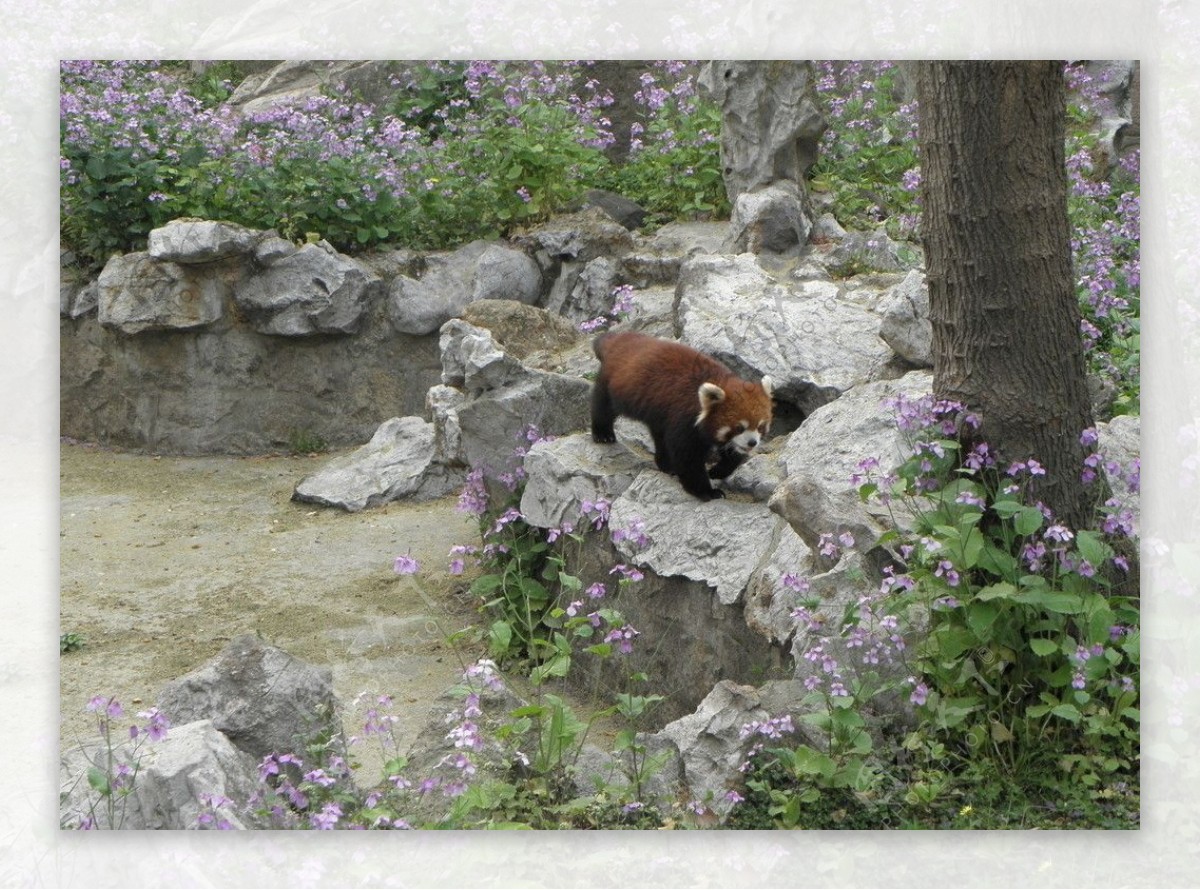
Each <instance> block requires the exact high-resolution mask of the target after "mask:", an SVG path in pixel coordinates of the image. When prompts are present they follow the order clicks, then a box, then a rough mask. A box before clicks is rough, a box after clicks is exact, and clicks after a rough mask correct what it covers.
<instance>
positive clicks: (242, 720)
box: [158, 634, 336, 761]
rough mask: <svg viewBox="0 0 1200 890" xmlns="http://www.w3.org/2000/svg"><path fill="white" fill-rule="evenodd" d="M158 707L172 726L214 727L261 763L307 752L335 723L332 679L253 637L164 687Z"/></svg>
mask: <svg viewBox="0 0 1200 890" xmlns="http://www.w3.org/2000/svg"><path fill="white" fill-rule="evenodd" d="M158 707H159V710H160V711H162V713H163V714H165V715H166V716H167V718H168V719H169V720H170V721H171V723H172V724H183V723H190V722H193V721H196V720H211V721H212V724H213V726H215V727H216V728H217V729H218V730H219V731H220V732H222V733H224V734H225V735H226V736H228V738H229V740H230V741H231V742H233V744H234V745H235V746H236V747H238V748H239V749H241V750H242V751H245V752H246V753H247V754H249V755H250V756H251V757H253V758H255V760H256V761H257V760H261V759H262V758H263V757H265V756H266V755H268V754H271V753H280V754H283V753H294V752H303V751H304V746H305V744H306V743H307V742H308V741H309V740H311V739H312V738H313V737H314V736H315V735H317V734H318V733H320V732H322V731H324V730H327V729H328V728H329V727H331V726H333V725H335V722H336V717H335V716H334V715H335V713H336V700H335V698H334V694H333V673H332V671H331V670H330V669H329V668H316V667H312V666H311V665H308V664H305V663H304V662H303V661H300V660H299V659H297V658H295V657H293V656H292V655H289V654H288V653H287V652H285V651H283V650H282V649H277V648H276V647H274V646H268V645H267V644H265V643H264V642H263V641H262V640H260V639H258V638H257V637H255V636H252V635H250V634H244V635H242V636H240V637H236V638H235V639H233V640H232V641H230V643H229V644H228V645H227V646H226V647H225V648H224V649H223V650H222V651H221V652H220V653H219V654H218V655H217V656H216V657H215V658H213V659H212V660H211V661H209V662H208V663H207V664H205V665H204V666H202V667H201V668H199V669H198V670H196V671H193V672H192V673H190V674H187V675H186V676H183V677H180V678H179V679H177V680H173V681H171V682H170V683H168V684H167V685H166V686H164V687H163V689H162V691H161V692H160V693H159V696H158Z"/></svg>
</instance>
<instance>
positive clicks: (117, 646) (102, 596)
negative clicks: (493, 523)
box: [60, 444, 478, 744]
mask: <svg viewBox="0 0 1200 890" xmlns="http://www.w3.org/2000/svg"><path fill="white" fill-rule="evenodd" d="M327 458H328V455H326V456H322V457H318V458H305V457H254V458H232V457H204V458H170V457H162V458H159V457H152V456H147V455H138V454H126V453H121V452H114V451H106V450H102V449H97V448H94V447H89V446H82V445H73V444H64V445H63V446H62V447H61V470H60V476H61V513H62V516H61V518H62V525H61V532H60V534H61V541H60V545H61V547H60V553H61V597H60V615H61V628H60V630H61V632H63V633H67V632H72V633H76V634H79V635H81V636H82V637H83V639H84V645H83V647H82V649H79V650H77V651H73V652H69V653H67V654H65V655H63V657H62V658H61V660H60V664H61V671H60V694H61V699H60V710H61V714H62V723H61V732H60V736H61V740H62V742H63V743H64V744H69V743H71V742H72V741H74V740H75V739H77V738H79V737H80V736H81V735H82V736H87V735H90V734H91V729H92V723H91V720H90V715H87V714H85V713H84V712H83V706H84V704H85V703H86V702H87V700H88V699H89V698H90V697H91V696H92V695H94V694H97V693H104V694H108V695H116V696H117V697H118V698H119V699H120V700H121V701H122V703H124V704H125V706H126V711H127V712H130V713H132V712H135V711H137V710H139V709H141V708H145V707H148V706H149V705H150V704H153V703H154V701H155V698H156V695H157V693H158V691H159V689H161V688H162V686H163V684H164V683H166V682H167V681H168V680H171V679H174V678H175V677H178V676H180V675H182V674H184V673H187V672H189V671H191V670H194V669H195V668H197V667H199V666H200V665H201V664H203V663H204V662H205V661H206V660H208V659H209V658H211V657H212V656H213V655H215V654H217V652H219V651H220V650H221V648H222V647H223V646H224V645H225V644H226V642H228V641H229V640H230V639H231V638H232V637H234V636H237V635H238V634H242V633H258V634H260V635H261V636H262V637H263V638H264V639H265V640H267V641H268V642H269V643H272V644H274V645H277V646H280V647H281V648H283V649H286V650H287V651H288V652H290V653H291V654H292V655H295V656H297V657H299V658H301V659H304V660H305V661H308V662H310V663H313V664H317V665H327V666H329V667H331V668H332V669H333V679H334V687H335V690H336V692H337V694H338V696H339V698H340V699H341V700H342V701H343V703H349V702H350V701H351V700H352V699H353V698H354V697H355V696H356V695H357V694H358V693H360V692H363V691H368V692H373V693H378V692H387V693H389V694H391V695H393V696H394V698H395V700H396V703H397V706H398V708H399V716H400V718H401V720H400V723H399V724H398V726H397V729H398V732H399V734H400V735H401V736H402V737H403V738H404V739H406V740H407V739H411V738H412V737H414V736H415V734H416V733H417V731H418V730H419V729H420V726H421V724H422V723H423V721H424V719H425V716H426V713H427V709H428V704H429V702H430V701H431V700H432V699H433V698H435V697H436V696H437V695H438V694H440V693H441V692H442V691H443V690H445V689H446V688H447V687H449V686H451V685H453V683H454V682H456V680H457V678H458V675H459V673H460V670H461V668H460V657H459V655H458V654H456V652H455V651H454V650H453V649H451V648H450V647H449V646H448V645H447V644H446V643H445V642H444V640H445V636H446V634H447V633H449V632H452V631H455V630H458V629H460V628H462V627H465V626H466V625H468V624H472V623H475V622H476V621H477V619H478V616H477V615H476V614H475V612H474V610H473V607H472V604H471V602H470V598H469V595H467V594H466V593H465V592H464V591H463V587H464V586H465V585H464V583H463V580H462V579H459V578H455V577H452V576H449V575H448V574H446V571H445V569H446V565H447V562H448V560H447V558H446V554H447V552H448V551H449V549H450V547H451V546H452V545H454V544H456V543H472V542H477V540H478V533H477V531H476V528H475V526H474V524H473V521H472V520H471V518H470V517H467V516H464V515H463V514H460V513H458V512H456V511H455V510H454V503H455V501H454V498H449V499H445V500H441V501H436V502H431V503H427V504H391V505H388V506H385V507H383V508H379V509H376V510H369V511H366V512H363V513H358V514H349V513H344V512H342V511H340V510H334V509H320V508H316V507H313V506H311V505H304V504H297V503H293V502H292V501H291V500H290V498H291V493H292V490H293V488H294V487H295V485H296V483H297V482H298V481H299V480H300V479H302V478H304V476H306V475H308V474H309V473H311V472H313V471H314V470H316V469H317V468H318V467H319V466H321V464H322V462H323V461H324V460H325V459H327ZM402 553H410V554H411V555H412V556H413V557H415V558H416V559H417V560H418V561H419V562H420V564H421V566H422V569H423V571H422V572H421V574H420V575H418V576H414V577H406V578H401V577H399V576H397V575H396V574H395V573H394V571H393V570H392V562H393V559H394V558H395V556H397V555H399V554H402ZM418 585H419V586H418ZM462 657H464V658H468V659H469V658H471V657H473V656H472V655H471V654H469V653H466V654H463V655H462ZM359 725H360V721H357V720H355V719H354V715H353V714H351V715H349V716H348V717H347V720H346V727H347V731H348V732H351V733H353V732H354V731H356V730H357V728H358V726H359Z"/></svg>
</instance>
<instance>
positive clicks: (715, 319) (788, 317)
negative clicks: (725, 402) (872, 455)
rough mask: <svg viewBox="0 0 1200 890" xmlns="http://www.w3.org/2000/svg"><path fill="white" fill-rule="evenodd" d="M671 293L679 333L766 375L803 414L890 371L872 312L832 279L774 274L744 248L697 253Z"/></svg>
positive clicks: (705, 349) (704, 349)
mask: <svg viewBox="0 0 1200 890" xmlns="http://www.w3.org/2000/svg"><path fill="white" fill-rule="evenodd" d="M676 295H677V300H678V310H677V311H678V325H679V335H680V340H682V341H683V342H685V343H687V344H688V345H690V346H693V347H695V348H697V349H699V350H700V351H702V352H706V353H709V354H710V355H714V356H716V357H717V358H719V359H721V360H723V361H725V362H726V363H727V364H729V365H730V366H731V367H732V368H733V370H734V371H737V372H740V373H744V374H748V375H749V376H751V377H755V376H761V375H763V374H768V375H770V377H771V379H772V380H773V381H774V382H775V396H776V398H777V399H779V400H781V401H784V402H788V403H790V404H792V405H795V406H796V407H798V408H799V409H800V410H801V411H803V412H804V413H806V414H808V413H811V412H812V411H814V410H816V409H817V408H819V407H820V406H821V405H824V404H826V403H827V402H830V401H832V400H833V399H836V398H837V397H838V396H840V395H842V394H843V393H845V392H847V391H848V390H850V389H851V388H852V387H855V386H858V385H860V384H863V383H867V382H870V381H872V380H878V379H881V378H884V377H886V376H888V375H889V374H891V373H893V372H892V371H891V368H890V367H889V362H890V361H891V359H892V351H891V349H890V348H889V347H888V346H887V344H886V343H884V342H883V341H882V340H880V339H879V318H878V316H876V315H874V314H873V313H871V312H868V311H866V310H864V309H861V308H859V307H857V306H854V305H852V304H850V303H849V302H848V301H846V300H844V299H842V298H841V292H840V290H839V289H838V287H837V285H835V284H833V283H832V282H829V281H821V280H814V281H799V282H781V281H778V280H776V279H775V278H773V277H772V276H770V275H769V274H768V273H767V272H766V271H765V270H763V269H762V267H760V266H759V265H758V263H757V262H756V261H755V259H754V257H753V256H750V255H749V254H742V255H739V256H736V257H730V256H707V255H697V256H694V257H692V258H691V259H690V260H688V261H687V262H686V263H685V264H684V267H683V269H682V271H681V272H680V278H679V285H678V287H677V289H676Z"/></svg>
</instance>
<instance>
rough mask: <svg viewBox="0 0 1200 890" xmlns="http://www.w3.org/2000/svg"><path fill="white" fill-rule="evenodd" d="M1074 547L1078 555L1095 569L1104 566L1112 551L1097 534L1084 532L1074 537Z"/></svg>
mask: <svg viewBox="0 0 1200 890" xmlns="http://www.w3.org/2000/svg"><path fill="white" fill-rule="evenodd" d="M1075 546H1076V547H1077V548H1078V550H1079V555H1080V556H1082V557H1083V558H1084V559H1086V560H1087V561H1088V562H1090V563H1091V564H1092V565H1093V566H1095V567H1096V568H1100V566H1102V565H1104V563H1105V561H1106V560H1108V559H1109V558H1110V557H1111V556H1112V555H1113V549H1112V547H1110V546H1109V545H1108V544H1106V543H1105V542H1104V540H1103V539H1102V538H1101V537H1100V535H1099V534H1098V533H1097V532H1094V531H1088V530H1084V531H1081V532H1079V533H1078V534H1077V535H1076V536H1075Z"/></svg>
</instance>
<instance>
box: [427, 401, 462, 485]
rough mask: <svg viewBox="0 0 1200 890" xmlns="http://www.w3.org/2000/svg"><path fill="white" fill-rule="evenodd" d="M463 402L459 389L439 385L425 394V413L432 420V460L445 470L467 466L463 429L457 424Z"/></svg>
mask: <svg viewBox="0 0 1200 890" xmlns="http://www.w3.org/2000/svg"><path fill="white" fill-rule="evenodd" d="M466 400H467V396H466V393H464V392H463V391H462V390H460V389H455V388H454V387H453V386H446V385H445V384H441V383H439V384H438V385H436V386H431V387H429V391H428V392H427V393H425V410H426V411H427V412H428V413H429V416H430V417H431V418H432V420H433V454H434V460H436V461H438V462H439V463H441V464H443V465H445V466H447V467H461V466H465V465H466V454H465V453H464V451H463V447H462V427H460V426H459V423H458V409H459V408H460V407H462V405H463V403H464V402H466Z"/></svg>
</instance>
